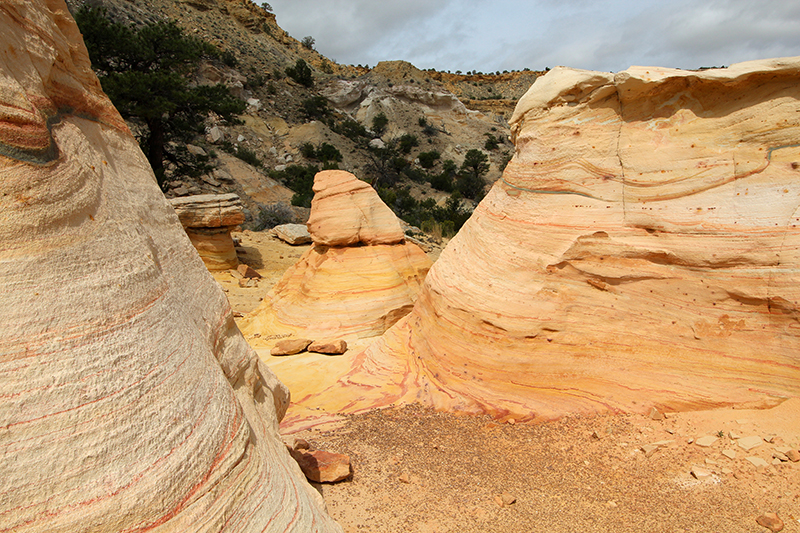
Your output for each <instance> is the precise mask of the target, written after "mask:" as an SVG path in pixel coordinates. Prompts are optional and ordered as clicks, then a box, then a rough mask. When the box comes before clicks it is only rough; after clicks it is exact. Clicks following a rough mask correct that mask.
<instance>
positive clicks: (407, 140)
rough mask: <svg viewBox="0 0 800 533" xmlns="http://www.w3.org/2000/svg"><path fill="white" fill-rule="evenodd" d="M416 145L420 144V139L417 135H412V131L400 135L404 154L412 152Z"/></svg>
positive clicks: (401, 148)
mask: <svg viewBox="0 0 800 533" xmlns="http://www.w3.org/2000/svg"><path fill="white" fill-rule="evenodd" d="M415 146H419V140H418V139H417V136H416V135H411V134H410V133H404V134H403V135H401V136H400V151H401V152H403V153H404V154H408V153H410V152H411V149H412V148H414V147H415Z"/></svg>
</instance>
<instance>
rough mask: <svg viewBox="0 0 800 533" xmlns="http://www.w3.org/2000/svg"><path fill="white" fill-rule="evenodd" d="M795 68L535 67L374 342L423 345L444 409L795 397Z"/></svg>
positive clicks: (798, 386)
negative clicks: (485, 166) (400, 311)
mask: <svg viewBox="0 0 800 533" xmlns="http://www.w3.org/2000/svg"><path fill="white" fill-rule="evenodd" d="M798 69H800V59H797V58H795V59H784V60H773V61H765V62H752V63H745V64H740V65H734V66H732V67H731V68H729V69H727V70H717V71H706V72H685V71H674V70H666V69H658V68H632V69H630V70H628V71H626V72H621V73H619V74H616V75H613V74H605V73H596V72H585V71H576V70H571V69H556V70H554V71H552V72H550V73H549V74H547V75H546V76H544V77H542V78H540V79H539V80H537V82H536V83H535V84H534V85H533V86H532V87H531V89H530V91H528V93H527V94H526V95H525V96H524V97H523V98H522V99H521V100H520V102H519V104H518V106H517V108H516V110H515V113H514V117H513V119H512V122H511V124H512V132H513V133H514V135H515V142H516V146H517V153H516V156H515V158H514V160H513V161H512V162H511V164H510V165H509V166H508V168H507V169H506V171H505V173H504V175H503V178H502V180H501V181H500V182H498V183H497V184H496V185H495V186H494V188H493V189H492V191H491V193H490V194H489V195H488V196H487V198H486V199H485V200H484V201H483V202H482V203H481V205H480V206H479V208H478V209H477V210H476V213H475V215H473V217H472V219H471V220H470V221H469V222H468V223H467V225H465V227H464V229H463V230H462V231H461V232H460V233H459V235H458V236H457V237H456V238H455V239H454V240H453V241H452V242H451V243H450V245H449V246H448V248H447V249H446V250H445V251H444V253H443V254H442V256H441V258H440V259H439V261H438V262H437V263H436V264H435V265H434V267H433V268H432V270H431V271H430V273H429V275H428V278H427V280H426V285H425V288H424V290H423V293H422V295H421V296H420V299H419V301H418V303H417V305H416V307H415V309H414V311H413V312H412V314H411V315H410V316H409V317H408V319H407V320H406V321H405V322H404V323H403V324H402V325H400V326H399V327H398V328H395V329H394V330H392V331H391V332H390V333H389V334H387V336H386V344H385V347H384V348H383V350H382V351H383V354H382V355H381V356H386V355H387V354H389V355H390V356H393V357H399V358H400V359H403V358H406V357H410V354H412V353H413V354H415V357H418V358H420V359H421V361H422V362H421V363H420V364H419V367H418V368H417V370H416V372H418V374H419V376H420V377H419V381H421V382H424V388H425V389H426V391H429V392H427V393H426V394H427V396H428V398H429V401H431V402H432V403H434V404H437V405H445V406H447V407H449V408H453V409H456V410H462V411H488V412H492V413H495V414H499V415H505V414H508V415H510V416H514V417H516V418H523V419H529V418H537V417H552V416H558V415H561V414H564V413H569V412H596V411H607V410H612V411H615V410H622V411H634V412H635V411H643V410H645V409H647V408H648V407H650V406H657V407H659V408H662V409H687V408H700V407H707V406H714V405H728V404H742V403H747V402H757V403H758V402H768V401H770V400H769V398H773V399H774V398H776V397H781V396H786V395H793V394H797V393H798V392H800V380H799V379H798V378H800V359H799V358H798V355H797V354H798V348H800V338H799V337H798V332H799V331H800V329H798V318H800V313H799V312H798V302H799V301H800V289H798V281H799V280H800V279H799V278H800V253H799V252H798V244H800V230H799V229H798V225H800V213H798V207H800V185H798V183H800V182H798V179H797V177H798V172H800V148H799V147H798V144H797V138H798V133H800V115H798V113H799V112H800V104H798V97H800V91H798V88H797V84H796V78H797V74H798ZM379 351H380V350H375V352H376V353H377V352H379Z"/></svg>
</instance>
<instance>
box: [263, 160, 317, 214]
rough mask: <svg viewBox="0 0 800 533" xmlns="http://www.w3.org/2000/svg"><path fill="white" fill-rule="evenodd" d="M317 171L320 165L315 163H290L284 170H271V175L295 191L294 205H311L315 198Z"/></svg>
mask: <svg viewBox="0 0 800 533" xmlns="http://www.w3.org/2000/svg"><path fill="white" fill-rule="evenodd" d="M317 172H319V167H317V166H315V165H305V166H303V165H289V166H288V167H286V170H283V171H278V170H272V171H270V173H269V176H270V177H271V178H272V179H274V180H277V181H280V182H281V183H283V184H284V185H286V186H287V187H288V188H289V189H291V190H292V191H294V193H295V194H294V196H292V205H298V206H301V207H311V199H312V198H314V191H313V190H312V186H313V185H314V176H316V175H317Z"/></svg>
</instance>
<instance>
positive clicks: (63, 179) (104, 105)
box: [0, 0, 341, 532]
mask: <svg viewBox="0 0 800 533" xmlns="http://www.w3.org/2000/svg"><path fill="white" fill-rule="evenodd" d="M0 28H2V32H0V36H2V37H0V41H1V42H2V47H0V49H1V50H2V52H0V71H2V72H3V74H4V75H3V78H2V82H0V189H2V194H0V240H1V241H2V243H3V246H2V251H0V280H2V283H0V284H1V285H2V287H3V290H2V291H0V310H1V311H0V394H2V397H3V401H2V405H1V406H0V427H2V428H3V429H2V431H0V454H2V456H3V458H4V459H3V461H2V462H0V493H1V494H2V495H3V497H2V499H0V529H2V530H4V531H30V532H36V531H42V532H44V531H47V532H57V531H63V532H67V531H69V532H76V531H109V532H111V531H133V530H137V531H143V530H150V531H156V530H157V531H214V532H217V531H262V530H265V529H269V530H270V531H290V530H291V531H303V532H305V531H341V529H340V528H339V527H338V526H337V525H336V524H335V523H333V521H332V520H331V519H330V518H329V517H328V516H327V515H326V514H325V512H324V511H323V509H322V504H321V500H320V497H319V495H318V494H317V493H316V492H315V491H314V490H313V489H312V488H311V487H310V486H308V484H307V483H306V482H305V480H303V479H302V474H301V473H300V470H299V468H298V467H297V465H296V464H295V462H294V461H293V460H292V459H291V458H290V456H289V455H288V453H287V452H286V449H285V446H284V445H283V444H282V443H281V442H280V439H279V436H278V434H277V424H278V421H279V420H280V418H281V417H282V416H283V414H284V412H285V409H286V407H287V404H288V391H287V389H286V388H285V387H284V386H283V385H282V384H281V383H280V382H278V381H277V379H276V378H275V377H274V375H273V374H272V373H271V372H270V370H269V369H268V368H266V367H265V366H264V365H263V364H262V363H260V362H259V360H258V358H257V357H256V356H255V354H254V352H253V351H252V350H251V349H250V348H249V347H248V345H247V343H246V342H245V340H244V338H243V337H242V336H241V334H240V333H239V332H238V330H237V329H236V326H235V324H234V322H233V318H232V315H231V311H230V307H229V304H228V302H227V300H226V298H225V295H224V294H223V293H222V291H221V290H220V289H219V287H218V286H217V285H216V284H215V283H214V281H213V279H212V278H211V277H210V275H209V274H208V272H207V271H206V269H205V268H204V267H203V264H202V262H201V261H200V259H199V258H198V257H197V254H196V253H195V251H194V249H193V248H192V246H191V244H190V243H189V240H188V239H187V238H186V236H185V234H184V232H183V229H182V228H181V225H180V223H179V222H178V219H177V217H176V216H175V214H174V212H173V211H172V209H171V208H170V207H169V205H168V203H167V202H166V200H165V199H164V197H163V195H162V193H161V191H160V190H159V188H158V186H157V185H156V181H155V178H154V176H153V174H152V172H151V171H150V170H149V167H148V164H147V160H146V159H145V157H144V155H143V154H142V153H141V151H140V150H139V148H138V145H137V142H136V140H135V139H134V137H133V136H132V135H131V133H130V132H129V131H128V129H127V128H126V126H125V124H124V122H123V121H122V119H121V118H120V116H119V115H118V114H117V112H116V110H115V109H114V108H113V107H112V106H111V104H110V102H109V101H108V100H107V98H106V97H105V96H104V95H103V93H102V91H101V88H100V84H99V83H98V81H97V79H96V78H95V76H94V74H93V73H92V71H91V69H90V66H89V60H88V58H87V55H86V49H85V47H84V46H83V45H82V44H81V36H80V34H79V33H78V30H77V27H76V26H75V24H74V22H73V21H72V19H71V18H70V16H69V13H68V12H67V8H66V5H65V4H64V3H63V1H62V0H43V1H41V2H25V1H22V0H11V1H8V2H4V4H3V8H2V9H0Z"/></svg>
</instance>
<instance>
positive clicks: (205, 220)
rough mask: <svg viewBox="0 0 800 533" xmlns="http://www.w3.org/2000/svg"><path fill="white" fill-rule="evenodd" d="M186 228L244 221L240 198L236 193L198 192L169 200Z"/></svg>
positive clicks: (219, 225)
mask: <svg viewBox="0 0 800 533" xmlns="http://www.w3.org/2000/svg"><path fill="white" fill-rule="evenodd" d="M170 203H171V204H172V207H173V209H175V214H176V215H178V220H180V221H181V224H183V226H184V227H186V228H224V227H226V226H233V227H235V226H238V225H239V224H242V223H243V222H244V211H242V200H241V199H240V198H239V195H237V194H236V193H228V194H198V195H196V196H188V197H185V198H173V199H171V200H170Z"/></svg>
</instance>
